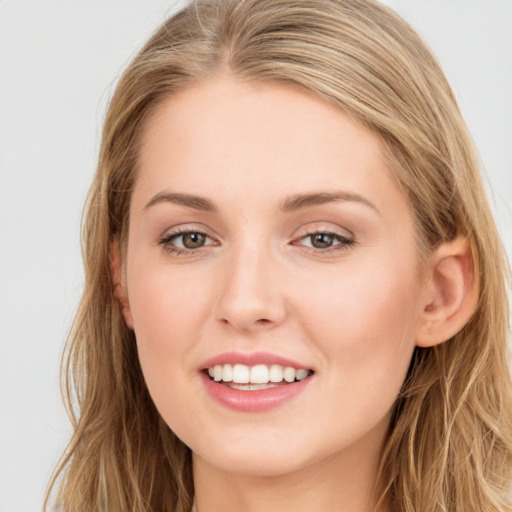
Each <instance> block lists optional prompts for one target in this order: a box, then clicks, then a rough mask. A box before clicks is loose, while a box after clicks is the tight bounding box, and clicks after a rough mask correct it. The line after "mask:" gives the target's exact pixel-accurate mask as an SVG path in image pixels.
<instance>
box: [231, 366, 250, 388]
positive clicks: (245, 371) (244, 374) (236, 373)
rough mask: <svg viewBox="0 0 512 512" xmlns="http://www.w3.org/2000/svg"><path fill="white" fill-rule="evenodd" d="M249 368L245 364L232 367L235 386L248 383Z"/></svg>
mask: <svg viewBox="0 0 512 512" xmlns="http://www.w3.org/2000/svg"><path fill="white" fill-rule="evenodd" d="M249 377H250V375H249V367H248V366H246V365H245V364H235V365H234V366H233V382H236V383H237V384H248V383H249Z"/></svg>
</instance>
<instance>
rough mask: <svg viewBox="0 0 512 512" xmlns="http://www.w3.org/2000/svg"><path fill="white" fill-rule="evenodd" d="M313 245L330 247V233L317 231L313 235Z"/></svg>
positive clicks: (322, 247)
mask: <svg viewBox="0 0 512 512" xmlns="http://www.w3.org/2000/svg"><path fill="white" fill-rule="evenodd" d="M312 243H313V247H316V248H317V249H325V248H326V247H330V246H331V245H332V235H327V234H326V233H317V234H316V235H314V236H313V240H312Z"/></svg>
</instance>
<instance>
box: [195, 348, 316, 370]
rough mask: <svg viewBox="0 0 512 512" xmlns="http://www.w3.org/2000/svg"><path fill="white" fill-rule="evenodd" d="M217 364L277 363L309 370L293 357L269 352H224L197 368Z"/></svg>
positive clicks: (254, 364) (248, 364)
mask: <svg viewBox="0 0 512 512" xmlns="http://www.w3.org/2000/svg"><path fill="white" fill-rule="evenodd" d="M218 364H245V365H247V366H256V365H257V364H267V365H272V364H279V365H281V366H291V367H293V368H295V369H297V370H300V369H304V370H310V369H311V368H310V367H309V366H305V365H303V364H301V363H298V362H297V361H294V360H293V359H289V358H287V357H282V356H279V355H276V354H272V353H270V352H225V353H223V354H218V355H216V356H213V357H211V358H210V359H207V360H206V361H205V362H204V363H203V364H202V365H201V367H200V368H199V370H200V371H201V370H206V369H207V368H211V367H212V366H215V365H218Z"/></svg>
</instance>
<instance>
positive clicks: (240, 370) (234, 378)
mask: <svg viewBox="0 0 512 512" xmlns="http://www.w3.org/2000/svg"><path fill="white" fill-rule="evenodd" d="M310 373H311V372H310V371H309V370H305V369H303V368H301V369H295V368H293V367H292V366H286V367H284V366H281V365H279V364H273V365H271V366H267V365H265V364H257V365H255V366H247V365H245V364H235V365H231V364H227V363H226V364H223V365H222V364H216V365H215V366H212V367H210V368H208V375H209V376H210V377H211V378H212V379H213V380H214V381H215V382H220V381H222V382H232V383H233V384H256V386H235V385H231V386H230V387H232V388H235V389H266V387H273V386H270V385H269V386H265V385H267V384H269V383H279V382H282V381H283V380H284V381H286V382H295V381H296V380H297V381H299V380H304V379H305V378H306V377H308V376H309V375H310ZM257 385H264V386H263V387H261V386H257Z"/></svg>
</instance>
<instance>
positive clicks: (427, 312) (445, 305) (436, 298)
mask: <svg viewBox="0 0 512 512" xmlns="http://www.w3.org/2000/svg"><path fill="white" fill-rule="evenodd" d="M474 254H476V252H475V251H474V250H472V246H471V244H470V242H469V241H468V240H467V239H466V238H462V237H457V238H456V239H455V240H452V241H450V242H445V243H443V244H441V245H440V246H439V247H438V248H437V249H436V250H435V251H434V253H433V254H432V255H431V258H430V259H429V267H428V273H429V276H428V280H427V281H428V282H427V283H426V286H427V289H428V292H427V293H426V299H425V305H424V310H423V312H422V315H421V321H420V322H419V325H418V330H417V333H416V345H417V346H419V347H432V346H434V345H439V344H440V343H443V342H444V341H447V340H449V339H450V338H451V337H453V336H454V335H455V334H457V333H458V332H459V331H460V330H461V329H462V328H463V327H464V326H465V325H466V324H467V323H468V321H469V320H470V318H471V316H472V315H473V313H474V312H475V309H476V306H477V303H478V296H479V279H478V262H477V261H476V259H475V256H474Z"/></svg>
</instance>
